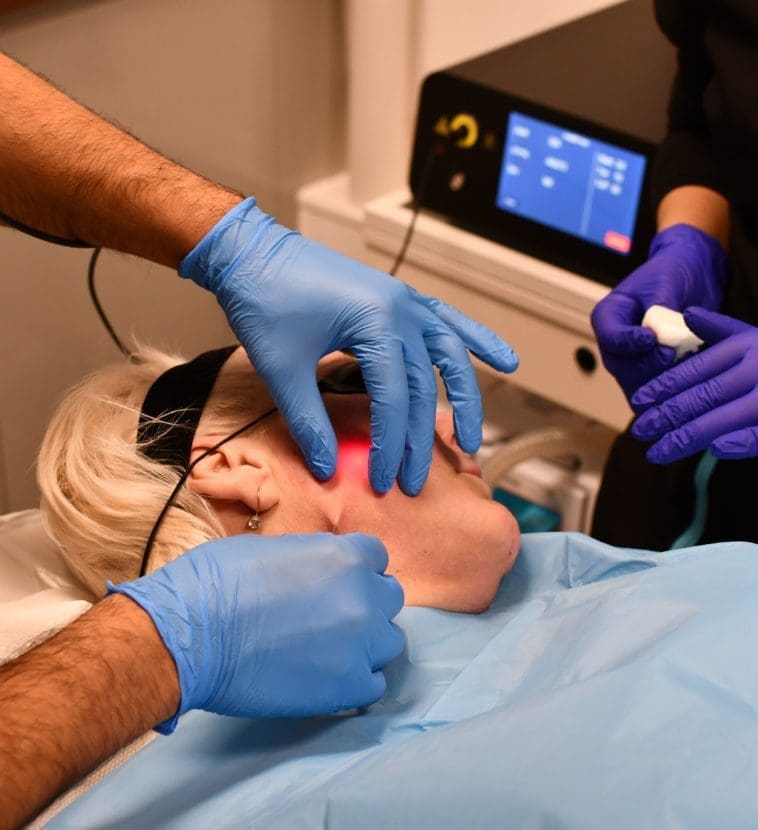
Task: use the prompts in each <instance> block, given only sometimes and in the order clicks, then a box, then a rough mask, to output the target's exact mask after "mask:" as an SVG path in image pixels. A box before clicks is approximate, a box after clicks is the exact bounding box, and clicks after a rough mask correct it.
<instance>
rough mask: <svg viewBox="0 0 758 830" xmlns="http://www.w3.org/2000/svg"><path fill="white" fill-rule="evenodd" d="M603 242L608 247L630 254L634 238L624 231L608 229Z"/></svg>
mask: <svg viewBox="0 0 758 830" xmlns="http://www.w3.org/2000/svg"><path fill="white" fill-rule="evenodd" d="M603 244H604V245H605V247H606V248H613V250H614V251H621V253H622V254H628V253H629V251H630V250H631V247H632V240H631V239H629V237H628V236H624V234H623V233H616V231H606V232H605V236H604V237H603Z"/></svg>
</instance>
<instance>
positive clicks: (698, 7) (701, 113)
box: [652, 0, 724, 205]
mask: <svg viewBox="0 0 758 830" xmlns="http://www.w3.org/2000/svg"><path fill="white" fill-rule="evenodd" d="M705 6H706V4H704V3H701V2H697V0H684V2H682V1H681V0H656V3H655V14H656V18H657V20H658V25H659V26H660V28H661V30H662V31H663V33H664V34H665V35H666V37H667V38H668V39H669V40H670V41H671V42H672V43H673V44H674V46H676V47H677V63H678V71H677V74H676V77H675V79H674V83H673V86H672V90H671V98H670V101H669V109H668V134H667V136H666V138H665V139H664V141H663V143H662V144H661V146H660V148H659V150H658V153H657V156H656V163H655V167H654V169H653V192H652V196H653V202H654V204H655V205H657V204H658V203H659V202H660V201H661V199H662V198H663V197H664V196H665V195H666V194H667V193H668V192H669V191H671V190H674V188H676V187H681V186H682V185H688V184H689V185H691V184H695V185H700V186H702V187H709V188H711V189H712V190H716V191H718V192H719V193H724V185H723V182H722V178H721V175H720V174H719V170H718V166H717V163H716V154H715V151H714V149H713V147H712V145H711V137H710V130H709V126H708V120H707V117H706V113H705V110H704V108H703V96H704V94H705V90H706V88H707V87H708V84H709V83H710V81H711V80H712V78H713V64H712V63H711V60H710V58H709V56H708V53H707V51H706V48H705V26H706V19H707V9H706V7H705Z"/></svg>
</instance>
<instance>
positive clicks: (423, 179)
mask: <svg viewBox="0 0 758 830" xmlns="http://www.w3.org/2000/svg"><path fill="white" fill-rule="evenodd" d="M465 134H466V130H465V128H463V127H460V128H459V129H457V130H455V131H454V132H452V133H449V134H448V135H446V136H445V137H444V138H440V139H439V140H438V141H436V142H435V143H434V144H432V146H431V148H430V149H429V153H428V155H427V157H426V159H424V166H423V167H422V168H421V175H420V176H419V182H418V188H416V194H415V195H414V197H413V201H412V202H411V204H410V208H411V211H412V214H411V221H410V223H409V224H408V228H407V229H406V231H405V237H404V239H403V244H402V245H401V246H400V250H399V251H398V254H397V256H396V257H395V261H394V262H393V263H392V268H390V270H389V274H390V276H392V277H394V276H396V275H397V269H398V268H399V267H400V266H401V265H402V263H403V260H404V259H405V255H406V253H407V252H408V246H409V245H410V244H411V239H412V238H413V232H414V231H415V229H416V220H417V219H418V215H419V213H421V208H422V204H421V203H422V201H423V199H424V194H425V193H426V186H427V185H428V184H429V175H430V173H431V172H432V169H433V167H434V162H435V161H436V160H437V158H438V157H439V156H442V155H444V154H445V153H446V152H447V147H448V145H449V143H450V142H451V141H455V140H456V139H458V138H462V137H463V136H464V135H465Z"/></svg>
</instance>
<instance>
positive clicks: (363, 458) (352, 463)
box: [337, 438, 371, 481]
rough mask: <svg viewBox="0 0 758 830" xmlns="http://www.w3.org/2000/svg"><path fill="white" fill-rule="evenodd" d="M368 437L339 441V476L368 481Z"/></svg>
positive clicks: (349, 479)
mask: <svg viewBox="0 0 758 830" xmlns="http://www.w3.org/2000/svg"><path fill="white" fill-rule="evenodd" d="M370 449H371V441H370V440H369V439H368V438H346V439H344V440H342V441H340V442H339V447H338V455H337V476H338V477H339V478H340V479H341V480H343V481H368V454H369V450H370Z"/></svg>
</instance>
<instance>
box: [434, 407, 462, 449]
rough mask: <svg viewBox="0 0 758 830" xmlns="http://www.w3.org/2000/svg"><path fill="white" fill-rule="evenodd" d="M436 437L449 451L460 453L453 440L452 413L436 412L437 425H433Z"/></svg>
mask: <svg viewBox="0 0 758 830" xmlns="http://www.w3.org/2000/svg"><path fill="white" fill-rule="evenodd" d="M435 429H436V430H437V435H439V437H440V438H441V439H442V441H443V442H444V443H445V444H447V446H448V447H450V448H451V449H454V450H456V451H457V452H460V448H459V447H458V443H457V442H456V440H455V427H454V426H453V413H452V412H444V411H443V412H437V423H436V425H435Z"/></svg>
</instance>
